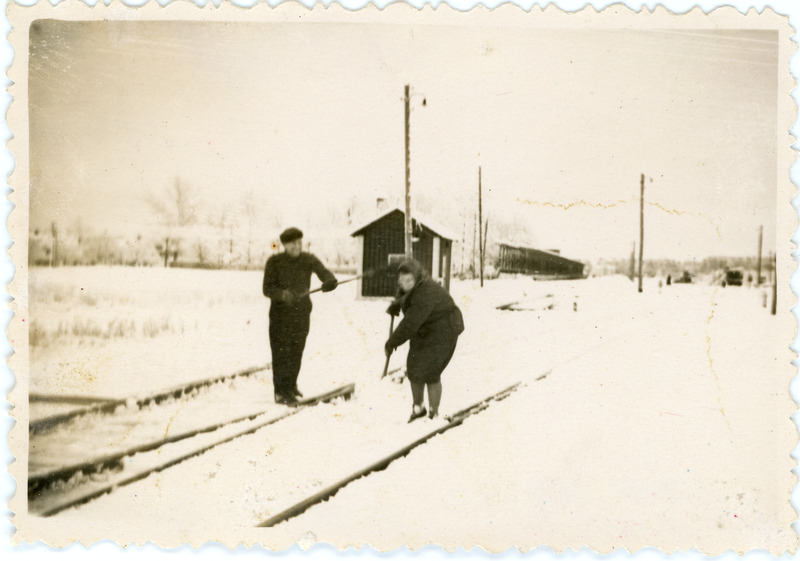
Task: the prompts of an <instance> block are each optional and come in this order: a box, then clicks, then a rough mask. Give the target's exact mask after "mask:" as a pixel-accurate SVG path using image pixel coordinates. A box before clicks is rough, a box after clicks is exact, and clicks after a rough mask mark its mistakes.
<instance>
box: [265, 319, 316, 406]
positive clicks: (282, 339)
mask: <svg viewBox="0 0 800 561" xmlns="http://www.w3.org/2000/svg"><path fill="white" fill-rule="evenodd" d="M310 317H311V314H310V312H307V311H305V310H294V309H291V308H289V309H284V310H281V312H280V313H277V314H274V315H273V314H270V321H269V344H270V347H271V348H272V383H273V385H274V386H275V393H278V394H281V395H283V396H286V397H291V396H292V394H293V392H294V390H295V389H296V388H297V377H298V376H299V375H300V365H301V364H302V362H303V350H304V349H305V347H306V337H308V330H309V327H310V323H311V322H310V321H309V320H310Z"/></svg>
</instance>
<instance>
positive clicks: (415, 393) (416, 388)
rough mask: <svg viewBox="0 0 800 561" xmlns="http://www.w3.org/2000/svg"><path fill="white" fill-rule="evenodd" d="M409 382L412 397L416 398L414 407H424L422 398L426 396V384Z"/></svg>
mask: <svg viewBox="0 0 800 561" xmlns="http://www.w3.org/2000/svg"><path fill="white" fill-rule="evenodd" d="M408 382H409V383H410V384H411V397H412V398H413V399H414V407H415V408H417V409H420V408H422V400H423V399H424V398H425V384H424V383H422V382H412V381H411V380H410V379H409V380H408Z"/></svg>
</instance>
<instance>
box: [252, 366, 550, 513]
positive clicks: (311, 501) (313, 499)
mask: <svg viewBox="0 0 800 561" xmlns="http://www.w3.org/2000/svg"><path fill="white" fill-rule="evenodd" d="M549 373H550V371H547V372H545V373H544V374H542V375H540V376H539V377H537V378H536V380H537V381H538V380H542V379H544V378H545V377H547V375H548V374H549ZM523 386H524V384H523V383H522V382H517V383H515V384H512V385H511V386H508V387H506V388H504V389H502V390H500V391H499V392H497V393H494V394H492V395H490V396H488V397H486V398H484V399H482V400H480V401H478V402H476V403H473V404H472V405H469V406H468V407H465V408H463V409H461V410H460V411H458V412H456V413H454V414H452V415H450V416H448V417H445V419H444V421H445V422H446V424H444V425H441V426H439V427H436V428H435V429H433V430H431V431H430V432H428V433H426V434H425V435H423V436H421V437H419V438H417V439H415V440H414V441H413V442H410V443H409V444H406V445H404V446H402V447H401V448H399V449H397V450H395V451H394V452H392V453H390V454H388V455H386V456H384V457H382V458H381V459H379V460H377V461H376V462H373V463H371V464H369V465H368V466H366V467H364V468H362V469H359V470H357V471H355V472H353V473H351V474H350V475H348V476H347V477H345V478H343V479H340V480H339V481H337V482H336V483H333V484H332V485H329V486H328V487H325V488H324V489H322V490H321V491H319V492H317V493H315V494H313V495H311V496H309V497H307V498H305V499H303V500H301V501H299V502H297V503H295V504H293V505H292V506H290V507H288V508H286V509H284V510H282V511H281V512H279V513H277V514H275V515H273V516H271V517H270V518H268V519H266V520H264V521H262V522H260V523H259V524H257V527H260V528H270V527H273V526H276V525H278V524H280V523H282V522H285V521H287V520H290V519H292V518H294V517H296V516H299V515H301V514H302V513H304V512H305V511H306V510H308V509H309V508H311V507H312V506H314V505H316V504H319V503H321V502H323V501H326V500H328V499H330V498H331V497H333V496H334V495H336V493H338V492H339V491H340V490H341V489H342V488H344V487H346V486H347V485H349V484H350V483H352V482H353V481H355V480H357V479H360V478H362V477H366V476H368V475H369V474H370V473H373V472H376V471H381V470H384V469H386V468H387V467H388V466H389V464H391V463H392V462H394V461H395V460H397V459H399V458H402V457H404V456H406V455H408V454H409V453H410V452H411V451H412V450H414V448H416V447H418V446H420V445H421V444H424V443H425V442H427V441H428V440H430V439H431V438H433V437H435V436H437V435H439V434H442V433H444V432H447V431H449V430H451V429H454V428H456V427H458V426H460V425H461V424H462V423H463V422H464V421H465V420H466V419H467V418H469V417H470V416H472V415H475V414H477V413H480V412H481V411H483V410H485V409H486V408H487V407H489V406H490V405H491V404H492V403H494V402H498V401H502V400H504V399H506V398H507V397H508V396H509V395H511V394H512V393H514V392H515V391H517V390H518V389H519V388H521V387H523Z"/></svg>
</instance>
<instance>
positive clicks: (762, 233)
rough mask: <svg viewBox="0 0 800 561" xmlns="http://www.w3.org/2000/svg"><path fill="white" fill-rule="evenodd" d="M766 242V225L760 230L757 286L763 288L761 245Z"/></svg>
mask: <svg viewBox="0 0 800 561" xmlns="http://www.w3.org/2000/svg"><path fill="white" fill-rule="evenodd" d="M763 241H764V225H763V224H762V225H761V226H760V227H759V228H758V265H757V267H756V286H761V244H762V242H763Z"/></svg>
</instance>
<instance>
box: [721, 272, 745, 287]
mask: <svg viewBox="0 0 800 561" xmlns="http://www.w3.org/2000/svg"><path fill="white" fill-rule="evenodd" d="M743 278H744V275H743V274H742V272H741V271H726V272H725V279H724V280H723V281H722V286H723V287H724V286H726V285H731V286H742V279H743Z"/></svg>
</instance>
